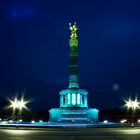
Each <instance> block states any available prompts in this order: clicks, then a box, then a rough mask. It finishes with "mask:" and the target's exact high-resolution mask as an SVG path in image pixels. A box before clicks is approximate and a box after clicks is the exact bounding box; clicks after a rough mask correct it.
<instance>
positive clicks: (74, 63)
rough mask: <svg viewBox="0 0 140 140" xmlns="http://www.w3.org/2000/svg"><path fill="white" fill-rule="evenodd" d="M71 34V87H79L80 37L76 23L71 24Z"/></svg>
mask: <svg viewBox="0 0 140 140" xmlns="http://www.w3.org/2000/svg"><path fill="white" fill-rule="evenodd" d="M69 29H70V30H71V36H70V39H69V45H70V65H69V72H70V76H69V88H79V85H78V47H77V46H78V39H77V34H76V31H77V29H78V28H77V26H76V24H74V25H71V24H70V27H69Z"/></svg>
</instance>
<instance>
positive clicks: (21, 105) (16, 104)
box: [9, 98, 29, 120]
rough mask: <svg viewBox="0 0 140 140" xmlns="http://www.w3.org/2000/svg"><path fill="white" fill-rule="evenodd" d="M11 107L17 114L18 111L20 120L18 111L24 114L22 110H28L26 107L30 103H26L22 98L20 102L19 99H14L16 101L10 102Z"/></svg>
mask: <svg viewBox="0 0 140 140" xmlns="http://www.w3.org/2000/svg"><path fill="white" fill-rule="evenodd" d="M9 101H10V103H11V105H10V106H9V107H10V108H13V111H14V112H15V111H16V119H17V120H18V114H17V111H18V110H19V113H20V114H21V112H22V109H28V108H27V107H26V104H27V103H28V102H29V101H24V99H23V98H21V100H18V99H17V98H15V99H14V101H12V100H9Z"/></svg>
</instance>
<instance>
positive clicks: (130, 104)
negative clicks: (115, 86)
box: [125, 99, 140, 126]
mask: <svg viewBox="0 0 140 140" xmlns="http://www.w3.org/2000/svg"><path fill="white" fill-rule="evenodd" d="M125 103H126V104H125V106H126V107H127V108H128V109H130V108H131V109H132V114H131V121H132V124H131V125H132V126H133V125H134V124H133V122H134V113H135V110H136V109H139V108H140V106H139V105H140V102H138V101H137V99H135V100H134V101H133V100H131V99H128V100H125Z"/></svg>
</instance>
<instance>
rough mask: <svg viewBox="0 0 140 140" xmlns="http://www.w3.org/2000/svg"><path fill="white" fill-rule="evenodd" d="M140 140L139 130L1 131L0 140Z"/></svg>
mask: <svg viewBox="0 0 140 140" xmlns="http://www.w3.org/2000/svg"><path fill="white" fill-rule="evenodd" d="M60 139H62V140H74V139H77V140H140V129H138V128H127V129H125V128H120V129H119V128H116V129H114V128H94V129H92V128H90V129H85V128H81V129H80V128H78V129H67V128H58V129H56V128H51V129H50V128H45V129H40V130H22V129H20V130H19V129H0V140H60Z"/></svg>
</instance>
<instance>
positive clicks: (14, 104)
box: [10, 98, 18, 110]
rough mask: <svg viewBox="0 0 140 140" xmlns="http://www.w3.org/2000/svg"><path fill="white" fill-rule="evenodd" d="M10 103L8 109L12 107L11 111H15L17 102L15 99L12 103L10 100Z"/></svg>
mask: <svg viewBox="0 0 140 140" xmlns="http://www.w3.org/2000/svg"><path fill="white" fill-rule="evenodd" d="M10 102H11V105H10V107H12V108H13V110H15V109H16V108H18V100H17V98H15V99H14V101H12V100H10Z"/></svg>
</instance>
